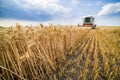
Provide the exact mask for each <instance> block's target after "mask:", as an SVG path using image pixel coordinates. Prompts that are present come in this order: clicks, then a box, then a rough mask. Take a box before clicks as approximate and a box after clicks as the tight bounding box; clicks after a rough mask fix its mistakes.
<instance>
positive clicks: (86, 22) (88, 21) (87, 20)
mask: <svg viewBox="0 0 120 80" xmlns="http://www.w3.org/2000/svg"><path fill="white" fill-rule="evenodd" d="M94 19H95V18H94V17H93V16H85V17H83V25H82V26H83V27H91V28H92V29H95V28H96V24H94Z"/></svg>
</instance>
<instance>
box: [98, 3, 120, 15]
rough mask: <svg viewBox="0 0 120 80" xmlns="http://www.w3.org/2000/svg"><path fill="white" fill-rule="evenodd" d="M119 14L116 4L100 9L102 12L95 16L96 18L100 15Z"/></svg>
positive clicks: (118, 6)
mask: <svg viewBox="0 0 120 80" xmlns="http://www.w3.org/2000/svg"><path fill="white" fill-rule="evenodd" d="M118 12H120V2H118V3H109V4H106V5H104V6H103V7H102V10H101V11H100V12H99V13H98V14H97V15H98V16H101V15H108V14H112V13H118Z"/></svg>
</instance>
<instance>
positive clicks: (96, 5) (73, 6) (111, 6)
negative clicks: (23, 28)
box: [0, 0, 120, 26]
mask: <svg viewBox="0 0 120 80" xmlns="http://www.w3.org/2000/svg"><path fill="white" fill-rule="evenodd" d="M86 15H93V16H95V22H96V24H97V25H99V26H100V25H108V26H113V25H115V26H120V1H119V0H0V25H1V26H7V25H15V23H16V22H18V23H20V24H23V25H30V24H32V25H38V24H39V23H44V24H47V23H53V24H68V25H70V24H75V25H76V24H78V23H82V17H83V16H86Z"/></svg>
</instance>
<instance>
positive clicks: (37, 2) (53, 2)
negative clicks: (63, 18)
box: [14, 0, 70, 14]
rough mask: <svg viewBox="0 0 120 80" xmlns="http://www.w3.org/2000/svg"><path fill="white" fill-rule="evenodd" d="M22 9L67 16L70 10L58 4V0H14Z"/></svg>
mask: <svg viewBox="0 0 120 80" xmlns="http://www.w3.org/2000/svg"><path fill="white" fill-rule="evenodd" d="M14 1H15V3H16V4H17V5H19V6H20V7H22V8H23V9H27V10H29V9H32V10H36V12H37V13H38V11H41V10H42V11H44V12H46V13H49V14H55V13H61V14H68V13H69V11H70V9H69V8H65V7H64V6H62V5H60V4H58V0H14Z"/></svg>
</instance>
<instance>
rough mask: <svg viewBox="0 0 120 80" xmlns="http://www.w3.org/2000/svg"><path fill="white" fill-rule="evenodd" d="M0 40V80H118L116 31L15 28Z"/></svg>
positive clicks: (119, 33)
mask: <svg viewBox="0 0 120 80" xmlns="http://www.w3.org/2000/svg"><path fill="white" fill-rule="evenodd" d="M0 40H1V41H0V44H1V45H0V50H1V53H0V54H1V56H0V79H7V80H14V79H33V80H34V79H38V80H119V79H120V49H119V48H120V28H113V29H109V28H105V29H104V28H97V29H90V28H78V27H66V28H60V27H49V28H45V27H36V28H35V29H34V28H32V27H28V28H26V30H25V29H23V28H21V27H19V26H18V27H17V26H16V28H15V29H9V30H7V31H5V33H2V32H1V37H0Z"/></svg>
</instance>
